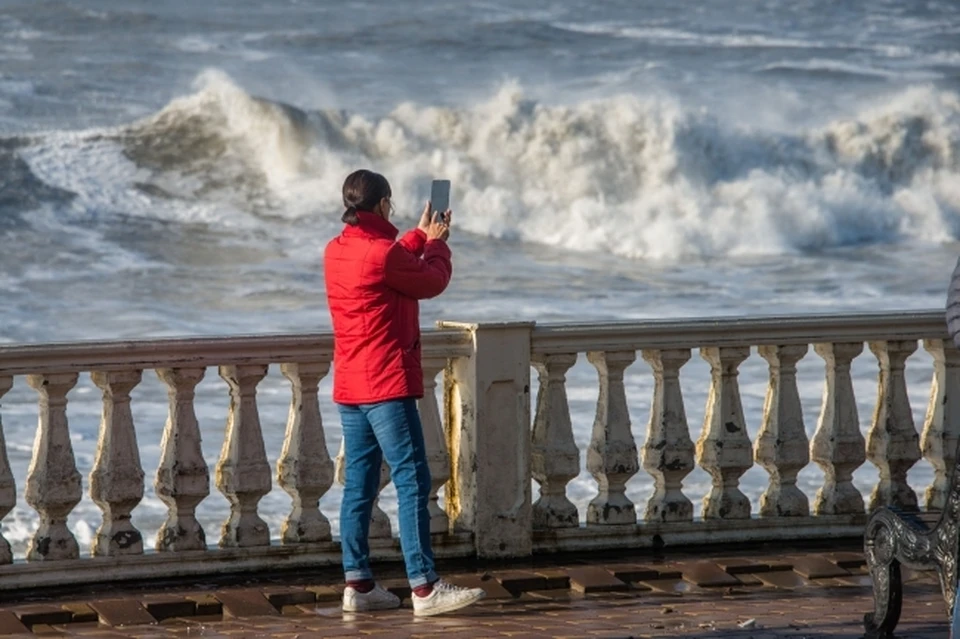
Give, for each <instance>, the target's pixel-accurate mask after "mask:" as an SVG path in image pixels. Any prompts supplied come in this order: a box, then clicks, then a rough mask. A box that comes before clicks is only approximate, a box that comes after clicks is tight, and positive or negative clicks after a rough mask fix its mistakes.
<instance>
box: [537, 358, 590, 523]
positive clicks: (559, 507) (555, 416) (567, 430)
mask: <svg viewBox="0 0 960 639" xmlns="http://www.w3.org/2000/svg"><path fill="white" fill-rule="evenodd" d="M530 362H531V363H532V364H533V366H534V367H535V368H536V369H537V372H538V373H539V379H540V389H539V390H538V391H537V413H536V416H535V417H534V421H533V442H532V447H531V464H530V468H531V472H532V474H533V477H534V479H536V480H537V481H538V482H539V483H540V498H539V499H537V501H536V503H534V504H533V527H534V528H537V529H550V528H569V527H576V526H578V525H580V516H579V514H578V513H577V507H576V506H574V505H573V503H572V502H571V501H570V500H569V499H567V484H568V483H569V482H570V480H571V479H573V478H575V477H576V476H577V475H579V474H580V450H579V449H578V448H577V444H576V442H575V441H574V439H573V426H572V425H571V423H570V407H569V406H568V405H567V389H566V381H567V378H566V373H567V371H568V370H570V367H571V366H573V365H574V364H575V363H576V362H577V355H576V353H563V354H557V355H533V356H532V358H531V360H530Z"/></svg>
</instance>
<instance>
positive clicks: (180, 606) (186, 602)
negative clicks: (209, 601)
mask: <svg viewBox="0 0 960 639" xmlns="http://www.w3.org/2000/svg"><path fill="white" fill-rule="evenodd" d="M139 599H140V605H141V606H143V607H144V608H145V609H146V611H147V612H148V613H150V615H151V616H152V617H153V618H154V619H156V620H157V621H163V620H164V619H172V618H176V617H192V616H194V615H195V614H197V602H196V601H194V600H192V599H187V598H186V597H182V596H177V595H145V596H142V597H140V598H139Z"/></svg>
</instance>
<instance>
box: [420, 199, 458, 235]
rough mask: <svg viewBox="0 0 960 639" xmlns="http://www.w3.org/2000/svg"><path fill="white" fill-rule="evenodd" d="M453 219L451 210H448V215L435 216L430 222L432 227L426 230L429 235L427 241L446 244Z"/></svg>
mask: <svg viewBox="0 0 960 639" xmlns="http://www.w3.org/2000/svg"><path fill="white" fill-rule="evenodd" d="M428 204H429V203H428ZM452 218H453V211H451V210H450V209H447V211H446V213H437V214H435V215H434V216H433V218H432V219H431V221H430V225H429V226H428V227H427V228H426V229H424V232H425V233H426V234H427V240H441V241H443V242H446V241H447V238H448V237H450V220H451V219H452ZM421 221H422V220H421Z"/></svg>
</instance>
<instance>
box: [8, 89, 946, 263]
mask: <svg viewBox="0 0 960 639" xmlns="http://www.w3.org/2000/svg"><path fill="white" fill-rule="evenodd" d="M196 85H197V86H196V91H195V92H194V93H192V94H190V95H187V96H184V97H181V98H177V99H175V100H173V101H172V102H170V103H169V104H168V105H167V106H166V107H165V108H163V109H162V110H161V111H159V112H158V113H156V114H154V115H152V116H150V117H148V118H145V119H143V120H141V121H138V122H135V123H133V124H131V125H127V126H122V127H117V128H115V129H109V130H98V131H83V132H73V133H48V134H45V135H40V136H35V137H34V138H32V139H30V140H29V141H27V142H24V141H20V142H18V143H17V144H13V143H10V142H9V141H8V142H7V143H6V144H4V143H3V140H0V164H3V161H4V157H6V158H7V159H6V162H7V163H8V164H9V165H10V166H14V167H15V168H16V169H17V170H15V171H13V172H11V173H10V175H12V176H13V177H12V178H8V179H12V180H15V181H16V184H15V187H16V189H14V188H12V187H11V188H10V189H9V190H8V192H7V193H6V198H5V199H4V198H3V197H0V204H2V205H3V206H4V210H9V209H11V208H12V207H14V206H16V207H19V208H20V209H23V208H26V207H29V206H34V205H36V204H37V202H38V201H41V200H50V199H53V200H56V201H58V202H61V203H62V202H69V208H70V210H72V211H74V212H76V211H82V212H83V214H84V215H91V214H97V215H100V214H110V213H122V214H124V215H141V216H147V217H160V218H164V219H170V220H174V221H183V222H195V221H202V222H219V223H227V224H242V223H251V224H260V223H265V222H264V221H265V220H266V221H267V222H266V223H288V222H289V221H297V222H298V223H302V222H303V221H305V220H318V221H319V220H330V222H329V223H330V224H331V225H333V224H334V223H335V220H336V218H337V217H338V216H337V213H338V212H339V208H340V206H339V201H338V200H339V189H340V185H341V183H342V180H343V177H344V176H345V175H346V174H347V173H348V172H349V171H351V170H353V169H354V168H357V167H359V166H369V167H371V168H374V169H375V170H379V171H381V172H383V173H385V174H386V175H387V176H388V177H389V178H390V180H391V182H392V184H393V187H394V192H395V195H396V197H395V199H396V200H397V202H398V204H400V205H401V207H402V211H403V212H405V213H407V214H408V215H410V216H412V215H413V214H414V213H415V212H416V210H417V209H418V207H419V205H418V200H419V199H421V198H422V197H423V196H425V194H426V189H427V186H428V183H429V179H430V178H431V177H433V176H443V177H447V178H449V179H451V180H452V181H453V188H454V193H453V202H454V203H455V207H454V208H455V210H456V212H457V224H458V226H459V227H460V228H465V229H467V230H468V231H470V232H472V233H476V234H480V235H487V236H494V237H499V238H508V239H516V240H521V241H527V242H540V243H546V244H550V245H554V246H558V247H566V248H569V249H575V250H585V251H604V252H612V253H615V254H618V255H621V256H626V257H633V258H654V259H681V258H683V257H685V256H722V255H750V254H779V253H790V252H809V251H818V250H822V249H825V248H830V247H836V246H844V245H851V244H863V243H883V242H894V241H901V240H914V241H923V242H943V241H949V240H952V239H956V238H957V237H958V236H960V179H958V178H960V96H958V95H957V94H956V93H952V92H949V91H944V90H939V89H935V88H932V87H916V88H912V89H909V90H906V91H903V92H901V93H899V94H897V95H895V96H893V97H891V98H890V99H889V100H887V101H886V102H884V103H882V104H877V105H874V106H872V107H870V108H867V109H864V110H862V111H861V112H857V113H854V114H851V115H849V116H845V117H839V118H835V119H834V120H833V121H830V122H827V123H826V124H824V125H822V126H819V127H816V128H810V129H806V130H798V131H770V130H758V129H750V128H744V127H741V126H735V125H733V124H730V123H727V122H725V121H722V120H720V119H718V117H717V116H714V115H710V114H709V113H704V112H701V111H692V110H690V109H687V108H684V107H683V106H682V105H680V104H677V103H676V102H675V101H673V100H670V99H659V100H658V99H649V98H640V97H636V96H630V95H624V96H618V97H609V98H605V99H601V100H595V101H590V102H583V103H580V104H576V105H556V104H547V103H544V102H542V101H536V100H533V99H530V98H529V97H528V96H526V95H525V93H524V91H523V89H522V88H521V87H519V86H517V85H507V86H504V87H503V88H501V89H500V90H499V91H498V92H497V93H496V94H495V95H493V96H491V97H490V98H489V99H488V100H487V101H485V102H482V103H479V104H476V105H474V106H471V107H469V108H441V107H432V106H423V105H417V104H413V103H404V104H400V105H398V106H396V107H395V108H394V109H393V110H392V111H391V112H390V113H388V114H386V115H384V116H382V117H370V116H362V115H359V114H355V113H347V112H342V111H332V110H327V111H306V110H303V109H302V108H296V107H293V106H289V105H285V104H281V103H277V102H274V101H270V100H268V99H263V98H258V97H254V96H252V95H249V94H248V93H247V92H245V91H244V90H243V89H241V88H240V87H239V86H238V85H237V84H236V83H235V82H233V81H232V80H231V79H230V78H229V77H228V76H226V75H225V74H223V73H220V72H217V71H208V72H205V73H204V74H202V75H201V76H200V77H199V78H198V80H197V83H196ZM4 154H6V155H4ZM14 156H15V158H16V162H19V163H16V162H14V160H13V159H11V158H13V157H14ZM21 165H25V166H21ZM26 167H29V170H27V168H26ZM11 193H12V194H13V195H11ZM17 194H19V197H18V196H17ZM0 195H2V194H0Z"/></svg>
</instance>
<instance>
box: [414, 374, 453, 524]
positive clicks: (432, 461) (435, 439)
mask: <svg viewBox="0 0 960 639" xmlns="http://www.w3.org/2000/svg"><path fill="white" fill-rule="evenodd" d="M446 365H447V360H446V358H443V357H439V358H438V357H425V358H423V361H422V366H423V399H421V400H420V401H419V402H418V404H417V407H418V409H419V412H420V421H421V422H422V424H423V441H424V445H425V446H426V449H427V465H428V466H429V467H430V503H429V504H428V508H429V510H430V532H431V533H445V532H447V531H448V530H449V529H450V521H449V520H448V519H447V513H445V512H444V511H443V509H442V508H440V504H439V497H438V496H437V491H438V490H440V488H441V487H442V486H443V485H444V484H446V483H447V480H448V479H450V455H449V454H448V453H447V437H446V433H444V430H443V419H442V418H441V417H440V406H439V405H438V404H437V375H438V374H439V373H440V371H442V370H443V369H444V368H445V367H446Z"/></svg>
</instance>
